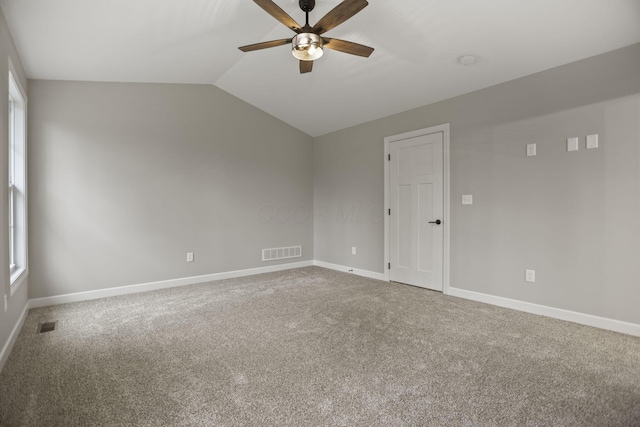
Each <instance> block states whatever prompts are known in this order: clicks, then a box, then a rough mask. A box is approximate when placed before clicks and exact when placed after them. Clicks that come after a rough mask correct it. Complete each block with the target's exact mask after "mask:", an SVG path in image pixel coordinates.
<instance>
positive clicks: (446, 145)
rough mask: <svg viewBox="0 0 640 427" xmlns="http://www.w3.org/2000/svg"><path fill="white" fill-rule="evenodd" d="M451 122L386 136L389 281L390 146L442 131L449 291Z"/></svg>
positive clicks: (445, 275)
mask: <svg viewBox="0 0 640 427" xmlns="http://www.w3.org/2000/svg"><path fill="white" fill-rule="evenodd" d="M450 127H451V126H450V124H449V123H445V124H442V125H437V126H430V127H428V128H424V129H418V130H415V131H412V132H405V133H401V134H398V135H392V136H387V137H385V138H384V159H383V160H384V212H385V215H384V276H385V278H386V280H387V282H389V281H390V272H389V243H390V242H389V215H388V214H387V213H388V212H389V209H390V207H391V206H390V205H389V193H390V189H389V160H388V159H389V153H390V150H389V146H390V144H391V143H393V142H396V141H401V140H403V139H408V138H415V137H418V136H423V135H429V134H432V133H438V132H442V162H443V165H442V166H443V167H442V174H443V177H442V178H443V179H442V186H443V189H442V190H443V191H442V197H443V199H444V200H443V201H442V204H443V209H444V210H443V218H442V221H443V224H442V225H443V226H444V230H443V231H444V236H443V240H442V251H443V253H442V293H444V294H448V293H449V280H450V272H451V250H450V248H451V245H450V244H451V227H450V225H451V224H450V219H451V216H450V210H451V209H450V208H451V193H450V191H451V188H450V178H451V176H450V170H451V168H450V166H451V149H450Z"/></svg>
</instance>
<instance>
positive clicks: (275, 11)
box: [253, 0, 301, 33]
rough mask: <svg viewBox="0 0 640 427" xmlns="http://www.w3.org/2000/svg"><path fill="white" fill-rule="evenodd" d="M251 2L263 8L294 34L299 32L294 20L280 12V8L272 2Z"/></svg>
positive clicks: (258, 0)
mask: <svg viewBox="0 0 640 427" xmlns="http://www.w3.org/2000/svg"><path fill="white" fill-rule="evenodd" d="M253 1H254V2H255V3H256V4H257V5H258V6H260V7H261V8H263V9H264V10H265V11H266V12H267V13H268V14H269V15H271V16H273V17H274V18H276V19H277V20H278V21H280V22H281V23H282V24H284V25H286V26H287V27H289V28H291V29H292V30H293V31H295V32H296V33H299V32H300V31H301V29H300V24H298V23H297V22H296V21H295V19H293V18H292V17H290V16H289V14H288V13H287V12H285V11H284V10H282V9H281V8H280V6H278V5H277V4H275V3H274V2H273V1H271V0H253Z"/></svg>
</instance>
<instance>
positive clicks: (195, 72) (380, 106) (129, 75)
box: [0, 0, 640, 136]
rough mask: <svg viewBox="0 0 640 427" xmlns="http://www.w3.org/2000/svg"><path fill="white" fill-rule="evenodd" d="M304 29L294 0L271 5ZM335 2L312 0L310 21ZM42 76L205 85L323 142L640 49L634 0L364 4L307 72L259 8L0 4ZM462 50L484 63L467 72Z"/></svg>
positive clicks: (33, 71) (70, 1)
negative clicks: (359, 49)
mask: <svg viewBox="0 0 640 427" xmlns="http://www.w3.org/2000/svg"><path fill="white" fill-rule="evenodd" d="M274 1H275V2H276V3H277V4H278V5H279V6H280V7H281V8H282V9H284V10H285V11H286V12H287V13H289V14H290V15H291V16H292V17H293V18H294V19H296V20H297V21H298V22H301V23H304V14H303V12H302V11H301V10H300V9H299V7H298V1H297V0H274ZM339 3H340V0H317V1H316V8H315V9H314V10H313V11H312V12H311V14H310V21H311V23H314V22H316V21H317V20H318V19H320V18H321V17H322V16H323V15H324V14H325V13H327V12H328V11H329V10H331V9H332V8H333V7H335V6H337V5H338V4H339ZM0 7H1V8H2V11H3V12H4V14H5V17H6V18H7V21H8V24H9V28H10V31H11V33H12V35H13V37H14V40H15V43H16V45H17V47H18V50H19V52H20V55H21V59H22V62H23V65H24V66H25V69H26V72H27V75H28V77H29V78H33V79H57V80H80V81H108V82H162V83H203V84H213V85H216V86H217V87H219V88H221V89H223V90H225V91H227V92H229V93H231V94H233V95H235V96H237V97H239V98H241V99H243V100H245V101H246V102H248V103H250V104H252V105H254V106H256V107H258V108H260V109H262V110H264V111H266V112H268V113H270V114H272V115H273V116H275V117H278V118H279V119H281V120H283V121H285V122H287V123H289V124H291V125H292V126H294V127H296V128H298V129H300V130H302V131H304V132H306V133H308V134H309V135H311V136H318V135H322V134H325V133H329V132H332V131H335V130H339V129H342V128H346V127H349V126H353V125H356V124H359V123H363V122H366V121H370V120H374V119H377V118H380V117H384V116H388V115H390V114H394V113H398V112H401V111H405V110H409V109H411V108H415V107H418V106H421V105H426V104H429V103H432V102H436V101H439V100H442V99H446V98H450V97H453V96H457V95H461V94H463V93H467V92H471V91H474V90H478V89H481V88H484V87H488V86H492V85H495V84H498V83H501V82H505V81H508V80H513V79H516V78H519V77H522V76H525V75H529V74H533V73H536V72H539V71H542V70H545V69H549V68H553V67H556V66H559V65H563V64H566V63H569V62H573V61H577V60H580V59H583V58H587V57H590V56H594V55H597V54H600V53H604V52H608V51H611V50H614V49H617V48H621V47H624V46H628V45H631V44H634V43H638V42H640V1H638V0H535V1H528V0H482V1H478V0H403V1H391V0H369V6H368V7H366V8H365V9H364V10H362V11H361V12H360V13H358V14H357V15H356V16H355V17H353V18H352V19H350V20H348V21H347V22H345V23H344V24H342V25H340V26H338V27H336V28H335V29H333V30H331V31H329V32H328V33H326V36H328V37H335V38H340V39H346V40H350V41H354V42H357V43H361V44H365V45H368V46H372V47H374V48H375V51H374V52H373V54H372V55H371V57H369V58H361V57H357V56H352V55H347V54H344V53H341V52H336V51H331V50H326V53H325V55H324V56H323V57H322V58H320V59H319V60H317V61H316V62H315V64H314V69H313V72H312V73H309V74H303V75H301V74H299V69H298V63H297V60H296V59H295V58H294V57H293V56H292V55H291V52H290V47H289V46H281V47H276V48H271V49H266V50H262V51H256V52H249V53H242V52H240V51H239V50H238V46H243V45H247V44H251V43H256V42H260V41H267V40H272V39H280V38H287V37H291V36H292V35H293V32H292V31H291V30H289V29H288V28H286V27H285V26H283V25H282V24H280V23H278V22H277V21H276V20H275V19H273V18H272V17H271V16H269V15H268V14H267V13H265V12H264V11H263V10H262V9H261V8H260V7H258V6H257V5H256V4H255V3H254V2H253V1H251V0H232V1H231V0H182V1H175V0H0ZM462 55H474V56H476V57H477V62H476V63H475V65H473V66H464V65H462V64H460V63H459V62H458V59H459V58H460V57H461V56H462Z"/></svg>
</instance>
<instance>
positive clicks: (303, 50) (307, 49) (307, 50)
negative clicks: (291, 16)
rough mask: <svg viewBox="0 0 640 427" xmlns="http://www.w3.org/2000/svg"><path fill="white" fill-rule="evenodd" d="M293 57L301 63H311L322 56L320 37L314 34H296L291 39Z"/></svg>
mask: <svg viewBox="0 0 640 427" xmlns="http://www.w3.org/2000/svg"><path fill="white" fill-rule="evenodd" d="M291 44H292V45H293V48H292V49H291V52H292V53H293V56H295V57H296V58H298V59H299V60H301V61H313V60H315V59H318V58H320V57H321V56H322V54H323V51H322V44H323V43H322V37H320V36H319V35H317V34H314V33H300V34H296V35H295V36H294V37H293V39H291Z"/></svg>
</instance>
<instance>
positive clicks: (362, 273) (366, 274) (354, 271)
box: [313, 260, 387, 281]
mask: <svg viewBox="0 0 640 427" xmlns="http://www.w3.org/2000/svg"><path fill="white" fill-rule="evenodd" d="M313 265H317V266H318V267H324V268H328V269H330V270H336V271H342V272H344V273H351V274H356V275H358V276H362V277H368V278H369V279H376V280H385V281H386V280H387V278H386V276H385V275H384V273H376V272H374V271H368V270H359V269H357V268H353V267H345V266H344V265H339V264H331V263H329V262H324V261H317V260H316V261H313Z"/></svg>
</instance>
